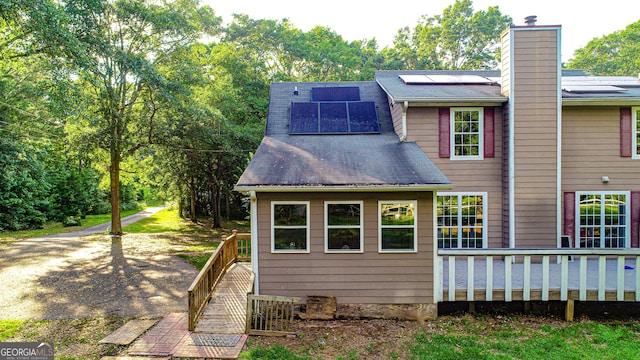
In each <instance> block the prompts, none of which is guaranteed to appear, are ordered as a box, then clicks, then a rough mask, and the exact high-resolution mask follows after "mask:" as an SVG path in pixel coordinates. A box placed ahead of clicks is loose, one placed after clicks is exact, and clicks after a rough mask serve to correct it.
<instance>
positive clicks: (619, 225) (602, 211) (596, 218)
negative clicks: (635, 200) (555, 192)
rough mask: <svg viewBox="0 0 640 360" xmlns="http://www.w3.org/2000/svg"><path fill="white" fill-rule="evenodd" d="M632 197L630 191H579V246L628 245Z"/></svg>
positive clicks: (577, 214) (604, 246)
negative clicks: (630, 201) (630, 200)
mask: <svg viewBox="0 0 640 360" xmlns="http://www.w3.org/2000/svg"><path fill="white" fill-rule="evenodd" d="M629 199H630V197H629V193H628V192H601V193H600V192H576V217H577V218H578V219H579V220H578V221H576V230H577V231H576V234H578V235H577V237H579V240H580V241H577V242H576V246H578V247H581V248H625V247H629V230H628V224H629Z"/></svg>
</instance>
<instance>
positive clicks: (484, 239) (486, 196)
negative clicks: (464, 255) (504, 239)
mask: <svg viewBox="0 0 640 360" xmlns="http://www.w3.org/2000/svg"><path fill="white" fill-rule="evenodd" d="M441 195H442V196H457V197H458V206H460V204H461V203H462V197H463V196H482V248H483V249H486V248H487V247H488V246H489V241H488V239H489V234H488V230H489V225H488V224H489V223H488V217H489V214H488V212H487V208H488V205H487V204H488V202H489V193H488V192H486V191H475V192H464V191H461V192H454V191H451V192H439V193H438V194H437V196H441ZM435 201H436V208H435V214H436V220H435V221H434V228H435V229H436V237H435V238H434V239H435V240H434V242H435V243H436V249H438V236H437V235H438V214H437V212H438V204H437V197H436V200H435ZM461 219H462V212H461V211H458V230H461V227H462V221H461ZM457 242H458V246H457V247H456V248H457V249H463V248H462V247H461V245H462V231H458V239H457Z"/></svg>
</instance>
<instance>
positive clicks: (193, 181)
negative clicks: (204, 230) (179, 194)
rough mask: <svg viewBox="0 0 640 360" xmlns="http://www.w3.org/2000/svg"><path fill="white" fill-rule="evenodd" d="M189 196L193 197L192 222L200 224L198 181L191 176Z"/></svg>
mask: <svg viewBox="0 0 640 360" xmlns="http://www.w3.org/2000/svg"><path fill="white" fill-rule="evenodd" d="M189 195H190V196H191V222H194V223H195V222H198V217H197V216H196V179H195V177H194V176H193V173H192V174H191V184H189Z"/></svg>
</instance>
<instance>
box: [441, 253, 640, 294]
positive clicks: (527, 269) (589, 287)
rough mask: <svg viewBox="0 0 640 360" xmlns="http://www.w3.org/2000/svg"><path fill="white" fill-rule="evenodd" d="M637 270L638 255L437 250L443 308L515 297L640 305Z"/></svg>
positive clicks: (639, 280) (639, 257)
mask: <svg viewBox="0 0 640 360" xmlns="http://www.w3.org/2000/svg"><path fill="white" fill-rule="evenodd" d="M638 269H640V249H633V250H631V249H597V250H596V249H566V248H558V249H555V248H554V249H548V248H547V249H438V256H437V258H436V271H439V272H438V273H437V276H438V277H437V279H436V297H437V300H438V301H440V302H441V301H460V300H463V301H465V300H466V301H481V300H482V301H494V300H504V301H513V300H516V299H514V296H513V295H514V294H517V295H518V296H517V300H523V301H530V300H542V301H549V300H568V299H569V298H571V299H572V300H580V301H587V300H594V301H640V271H638ZM445 291H446V298H445ZM532 292H536V296H535V299H534V297H532ZM456 293H458V295H459V296H458V297H457V298H456ZM461 293H462V294H465V293H466V296H464V297H463V298H461V296H460V294H461ZM551 293H553V298H550V294H551ZM625 293H626V296H625ZM494 294H499V295H500V296H499V297H500V299H496V298H495V296H494ZM502 295H503V296H504V297H503V296H502Z"/></svg>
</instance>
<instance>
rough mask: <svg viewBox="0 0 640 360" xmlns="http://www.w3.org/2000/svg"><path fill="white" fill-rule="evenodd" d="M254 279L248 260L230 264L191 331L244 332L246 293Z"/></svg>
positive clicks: (250, 288) (207, 332)
mask: <svg viewBox="0 0 640 360" xmlns="http://www.w3.org/2000/svg"><path fill="white" fill-rule="evenodd" d="M253 279H254V274H253V271H251V263H236V264H234V265H233V266H232V267H231V268H229V270H228V271H227V273H226V274H225V275H224V276H223V277H222V280H221V281H220V283H219V284H218V286H216V289H215V290H214V292H213V295H212V296H211V300H210V301H209V304H208V305H207V307H206V308H205V309H204V311H203V312H202V315H200V318H199V319H198V322H197V323H196V328H195V330H194V333H205V334H244V332H245V327H246V314H247V293H248V292H251V291H252V289H253Z"/></svg>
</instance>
